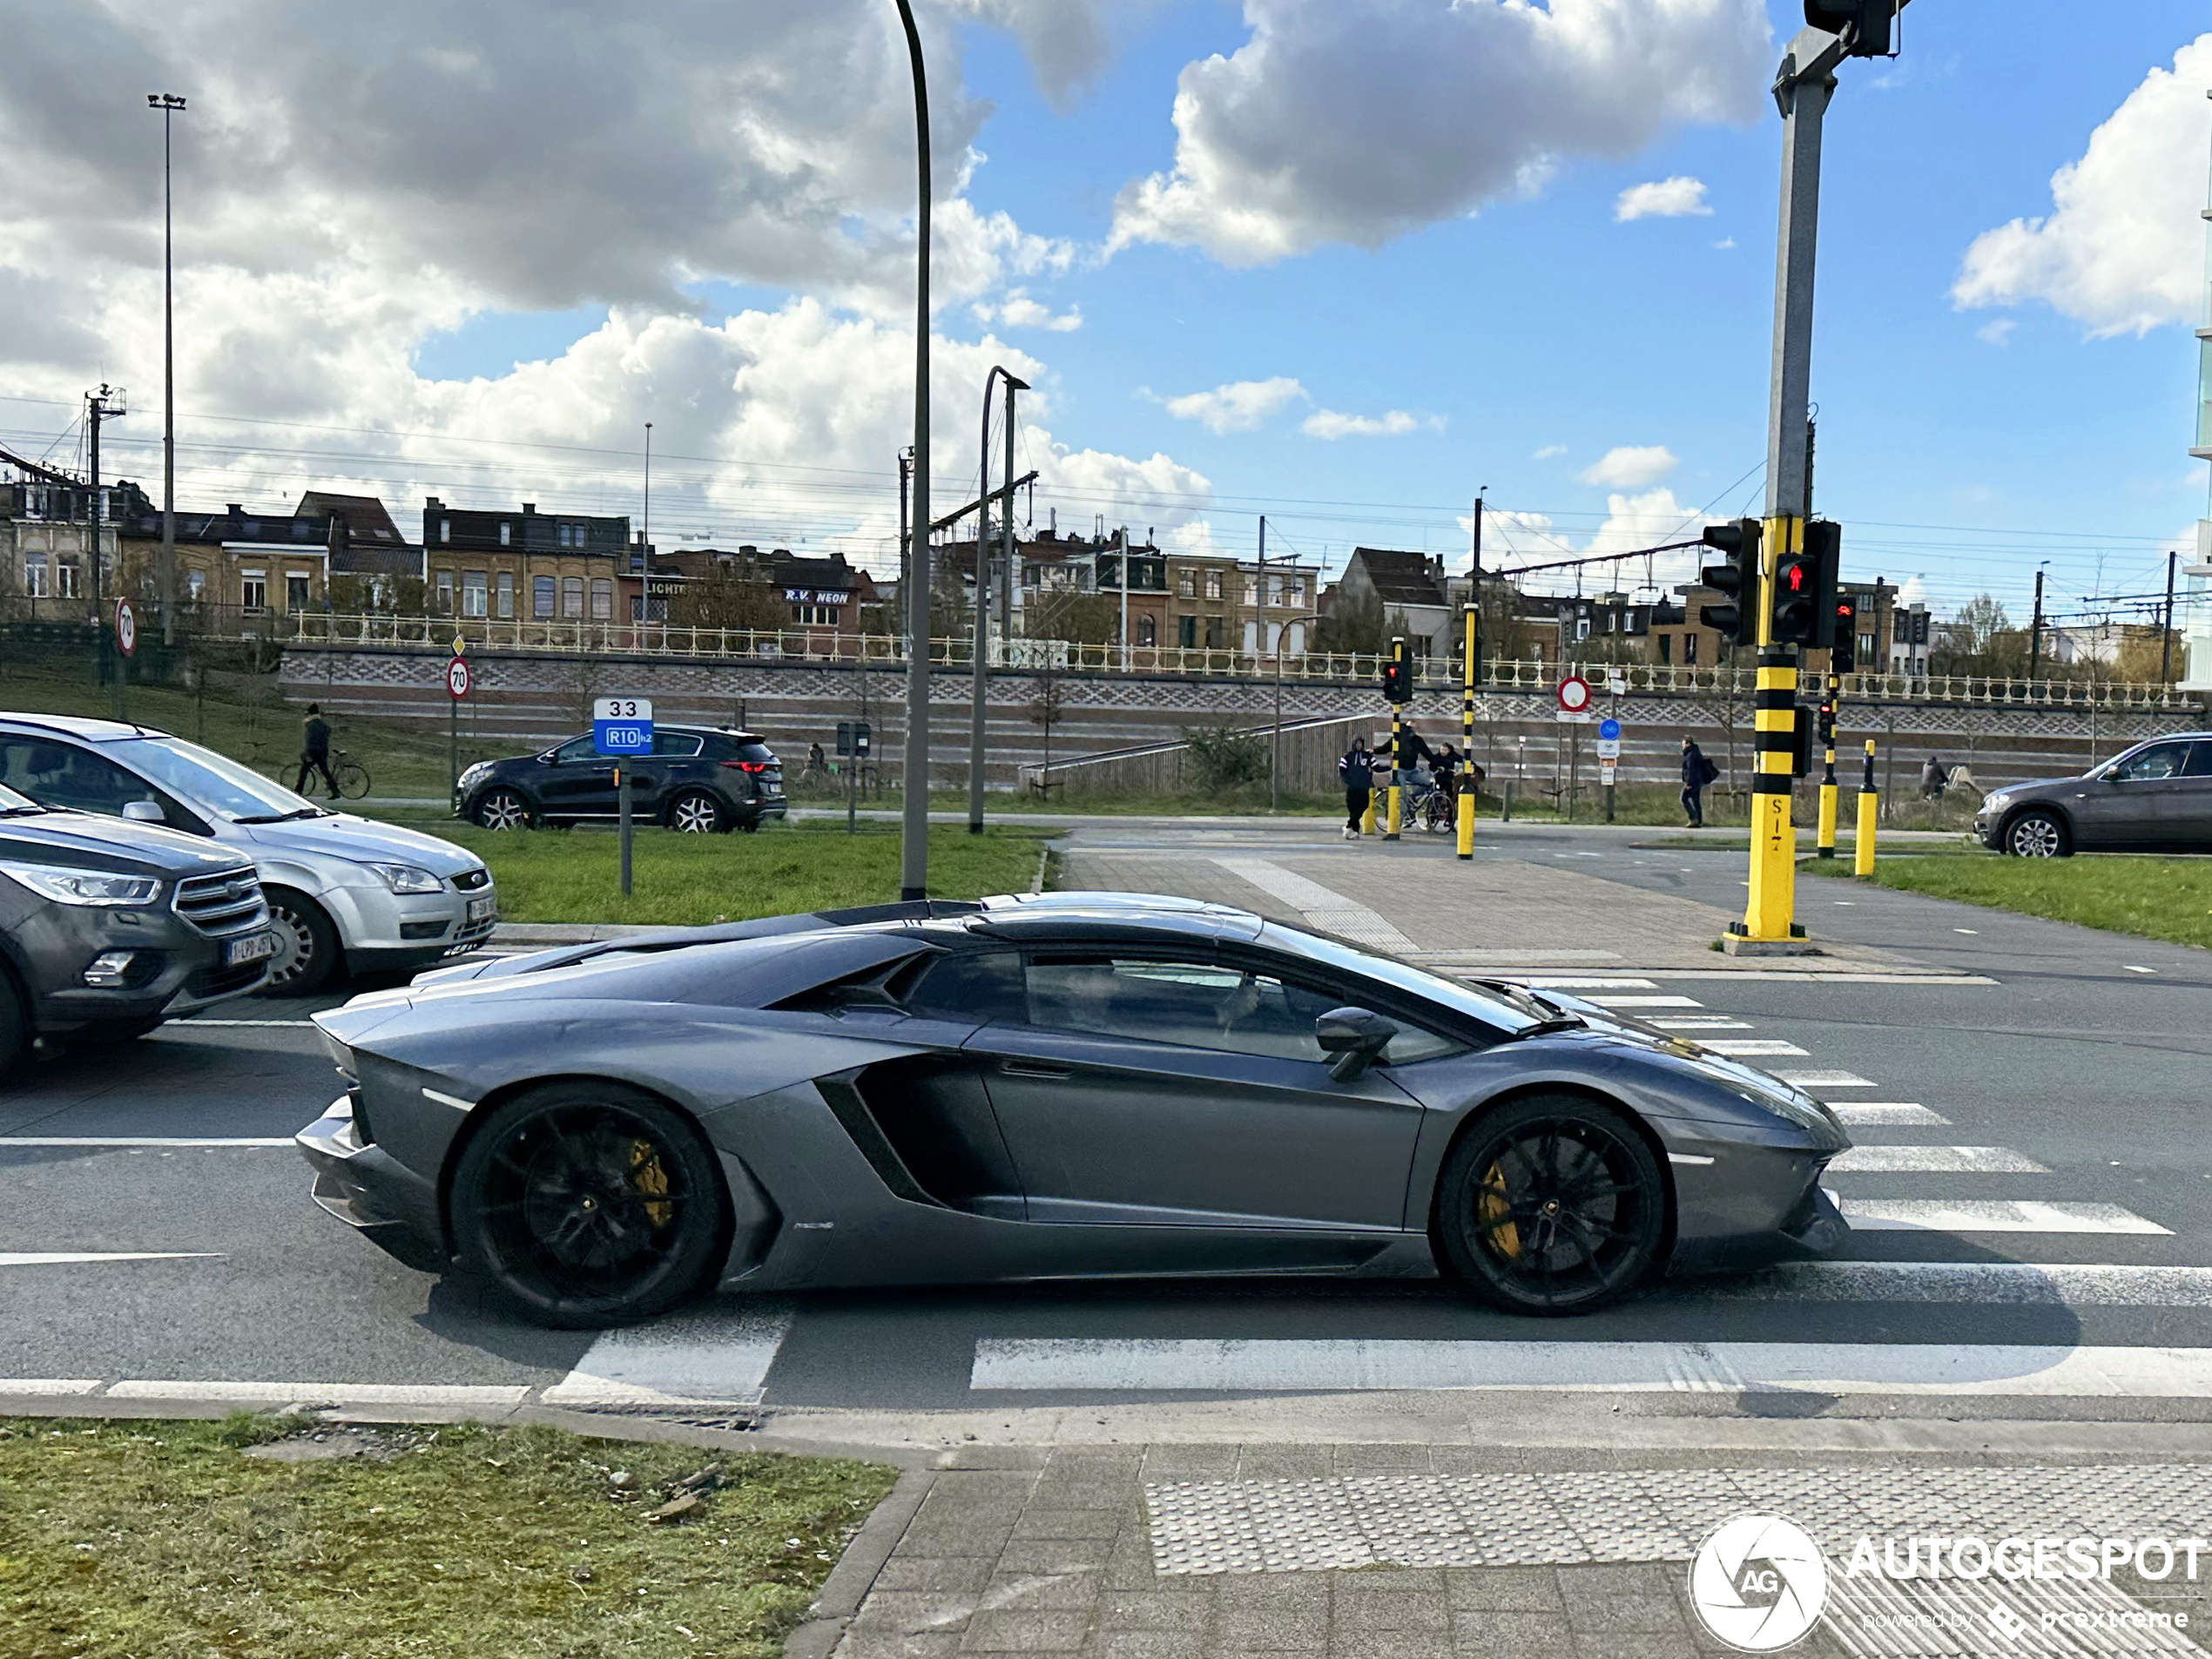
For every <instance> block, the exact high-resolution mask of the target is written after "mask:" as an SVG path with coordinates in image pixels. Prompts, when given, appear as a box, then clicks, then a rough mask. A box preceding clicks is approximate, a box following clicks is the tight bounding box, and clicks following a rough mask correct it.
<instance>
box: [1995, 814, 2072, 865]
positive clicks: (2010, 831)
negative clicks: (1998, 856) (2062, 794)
mask: <svg viewBox="0 0 2212 1659" xmlns="http://www.w3.org/2000/svg"><path fill="white" fill-rule="evenodd" d="M2005 850H2006V852H2007V853H2011V854H2012V855H2013V857H2014V858H2016V859H2063V858H2067V857H2070V856H2071V855H2072V854H2073V852H2074V842H2073V840H2072V838H2070V837H2069V836H2068V835H2067V833H2066V825H2065V824H2064V823H2063V822H2061V821H2060V818H2059V815H2058V814H2057V813H2048V812H2045V811H2044V810H2043V809H2042V808H2040V807H2034V808H2031V809H2030V810H2029V811H2027V812H2025V813H2020V815H2019V816H2017V817H2016V818H2014V819H2013V821H2012V822H2011V823H2009V824H2007V825H2006V826H2005Z"/></svg>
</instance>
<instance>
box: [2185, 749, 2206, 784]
mask: <svg viewBox="0 0 2212 1659" xmlns="http://www.w3.org/2000/svg"><path fill="white" fill-rule="evenodd" d="M2182 777H2184V778H2212V743H2193V744H2191V745H2189V763H2188V765H2186V766H2184V767H2182Z"/></svg>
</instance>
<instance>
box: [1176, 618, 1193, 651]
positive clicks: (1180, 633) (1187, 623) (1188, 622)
mask: <svg viewBox="0 0 2212 1659" xmlns="http://www.w3.org/2000/svg"><path fill="white" fill-rule="evenodd" d="M1175 643H1176V644H1178V645H1180V646H1182V647H1183V649H1184V650H1185V651H1190V650H1192V649H1194V648H1195V647H1196V646H1197V643H1198V619H1197V617H1177V618H1176V619H1175Z"/></svg>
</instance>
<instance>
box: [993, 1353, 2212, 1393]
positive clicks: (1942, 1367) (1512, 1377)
mask: <svg viewBox="0 0 2212 1659" xmlns="http://www.w3.org/2000/svg"><path fill="white" fill-rule="evenodd" d="M968 1386H969V1387H970V1388H971V1389H974V1390H976V1391H978V1392H981V1391H1026V1390H1052V1391H1056V1392H1069V1393H1119V1392H1123V1391H1133V1390H1143V1391H1157V1392H1162V1393H1182V1392H1199V1393H1277V1392H1305V1391H1308V1390H1312V1391H1322V1392H1332V1393H1334V1392H1345V1393H1354V1392H1365V1391H1369V1390H1384V1389H1436V1388H1445V1389H1542V1390H1546V1391H1557V1392H1561V1393H1615V1392H1618V1393H1671V1394H1685V1393H1686V1394H1732V1393H1797V1392H1800V1391H1805V1392H1816V1393H1833V1394H1984V1395H2006V1394H2015V1395H2035V1396H2041V1397H2046V1398H2053V1397H2068V1396H2075V1397H2080V1396H2086V1397H2091V1398H2101V1399H2114V1398H2119V1399H2212V1348H2180V1347H2175V1348H2150V1347H2144V1348H2127V1347H2070V1346H2063V1345H2024V1344H2023V1345H2013V1344H1986V1345H1983V1344H1968V1343H1831V1342H1603V1341H1589V1342H1484V1341H1420V1340H1399V1339H1356V1338H1355V1339H1335V1340H1327V1339H1324V1340H1301V1339H1254V1340H1204V1339H1193V1340H1151V1341H1146V1340H1130V1339H1110V1338H1109V1339H1092V1338H1042V1339H1034V1338H1020V1339H1003V1338H986V1339H983V1340H981V1341H979V1342H978V1343H977V1344H976V1345H975V1359H974V1366H973V1368H972V1369H971V1371H970V1372H969V1376H968Z"/></svg>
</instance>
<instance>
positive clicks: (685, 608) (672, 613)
mask: <svg viewBox="0 0 2212 1659" xmlns="http://www.w3.org/2000/svg"><path fill="white" fill-rule="evenodd" d="M668 620H669V622H670V623H671V624H672V625H674V626H675V627H678V628H736V629H752V630H756V631H760V632H764V633H765V632H769V631H774V630H776V629H779V628H787V627H789V626H790V625H791V607H790V606H789V605H787V604H785V603H784V596H783V595H782V594H781V593H779V592H778V591H777V590H776V589H775V587H774V586H773V585H772V584H771V583H769V582H768V581H767V580H766V578H765V577H761V576H757V575H755V574H754V573H753V572H752V571H751V570H745V569H742V568H741V567H739V566H738V565H737V564H735V563H728V564H718V565H716V567H715V569H714V573H713V574H712V575H711V576H707V577H701V578H700V579H699V580H698V581H696V582H689V583H685V585H684V586H683V587H682V588H680V589H678V590H677V591H676V592H675V593H673V594H671V595H670V596H669V600H668Z"/></svg>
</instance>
